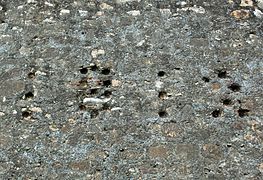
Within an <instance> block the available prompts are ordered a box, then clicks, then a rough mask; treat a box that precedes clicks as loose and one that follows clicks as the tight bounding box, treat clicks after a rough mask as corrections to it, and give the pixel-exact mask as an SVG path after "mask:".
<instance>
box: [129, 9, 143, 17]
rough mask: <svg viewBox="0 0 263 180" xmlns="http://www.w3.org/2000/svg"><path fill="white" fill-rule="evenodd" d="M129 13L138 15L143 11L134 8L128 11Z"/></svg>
mask: <svg viewBox="0 0 263 180" xmlns="http://www.w3.org/2000/svg"><path fill="white" fill-rule="evenodd" d="M127 14H129V15H132V16H138V15H140V14H141V12H140V11H138V10H133V11H128V12H127Z"/></svg>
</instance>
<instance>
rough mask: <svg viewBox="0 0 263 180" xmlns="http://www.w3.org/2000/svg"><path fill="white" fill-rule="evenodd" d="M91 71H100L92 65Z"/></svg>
mask: <svg viewBox="0 0 263 180" xmlns="http://www.w3.org/2000/svg"><path fill="white" fill-rule="evenodd" d="M90 70H92V71H97V70H98V66H97V65H96V64H95V65H91V66H90Z"/></svg>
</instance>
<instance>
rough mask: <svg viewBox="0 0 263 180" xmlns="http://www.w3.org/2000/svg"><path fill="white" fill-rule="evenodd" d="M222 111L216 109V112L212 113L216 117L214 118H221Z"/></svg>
mask: <svg viewBox="0 0 263 180" xmlns="http://www.w3.org/2000/svg"><path fill="white" fill-rule="evenodd" d="M221 113H222V112H221V110H220V109H216V110H214V111H213V112H212V116H213V117H214V118H217V117H219V116H220V115H221Z"/></svg>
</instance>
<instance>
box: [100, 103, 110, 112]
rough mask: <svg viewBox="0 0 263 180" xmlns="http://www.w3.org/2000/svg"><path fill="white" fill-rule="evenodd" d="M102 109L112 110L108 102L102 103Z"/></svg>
mask: <svg viewBox="0 0 263 180" xmlns="http://www.w3.org/2000/svg"><path fill="white" fill-rule="evenodd" d="M102 110H104V111H107V110H110V105H109V104H107V103H104V104H103V105H102Z"/></svg>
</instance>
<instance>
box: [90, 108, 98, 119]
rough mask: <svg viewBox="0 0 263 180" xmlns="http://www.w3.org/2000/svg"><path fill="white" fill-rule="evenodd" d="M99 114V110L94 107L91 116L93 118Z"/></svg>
mask: <svg viewBox="0 0 263 180" xmlns="http://www.w3.org/2000/svg"><path fill="white" fill-rule="evenodd" d="M98 115H99V111H98V110H96V109H94V110H92V111H91V112H90V118H91V119H93V118H96V117H97V116H98Z"/></svg>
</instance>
